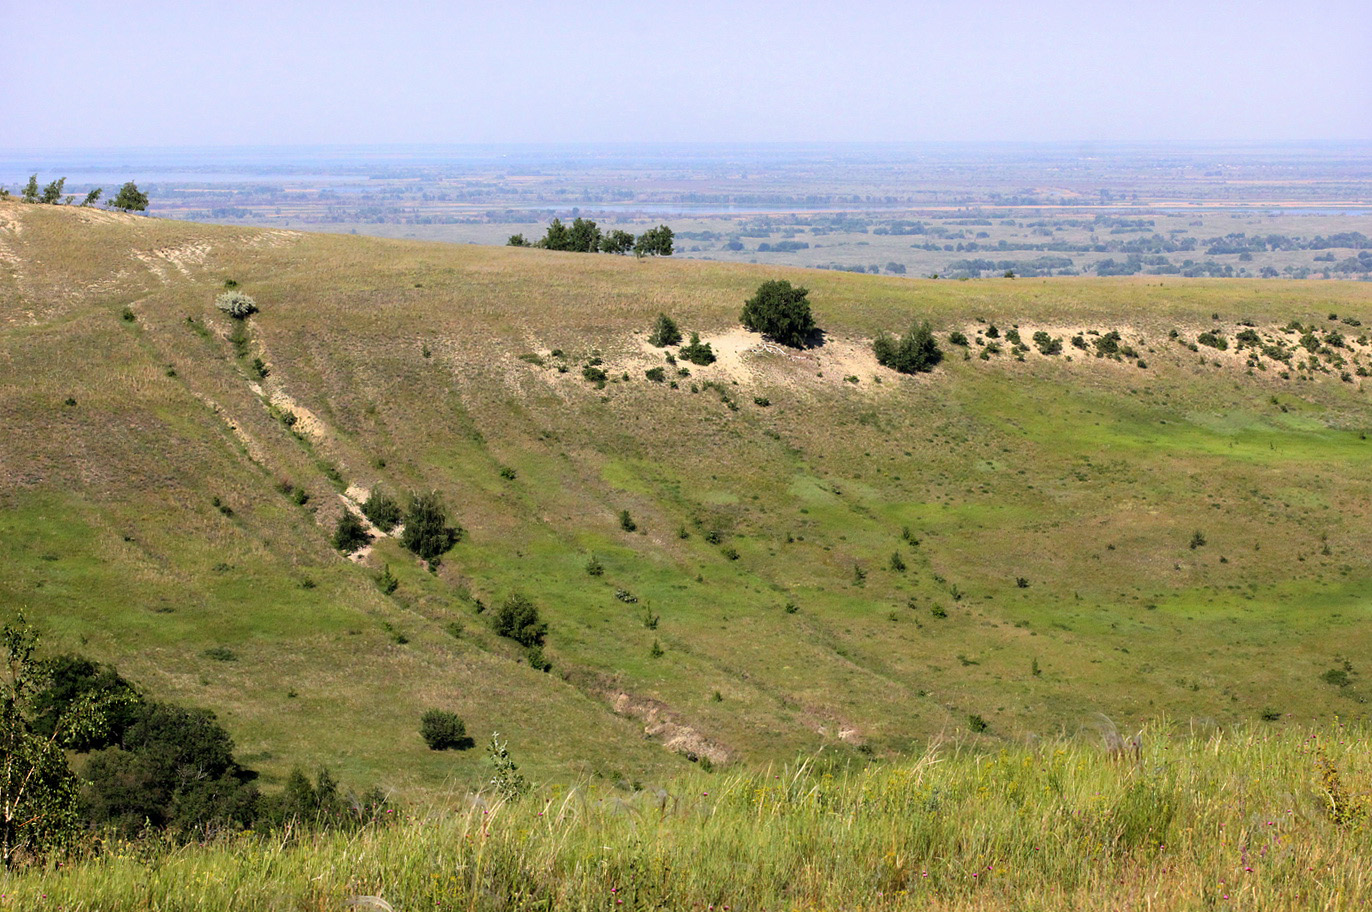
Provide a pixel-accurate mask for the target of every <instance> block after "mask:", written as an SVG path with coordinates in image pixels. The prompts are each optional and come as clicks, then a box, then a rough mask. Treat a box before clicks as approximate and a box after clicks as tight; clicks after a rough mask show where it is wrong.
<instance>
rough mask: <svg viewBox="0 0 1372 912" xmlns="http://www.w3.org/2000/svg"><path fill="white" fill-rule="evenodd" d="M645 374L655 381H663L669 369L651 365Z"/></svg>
mask: <svg viewBox="0 0 1372 912" xmlns="http://www.w3.org/2000/svg"><path fill="white" fill-rule="evenodd" d="M643 376H645V377H647V378H648V379H649V380H651V381H653V382H654V383H663V382H665V381H666V379H667V371H666V370H664V369H663V368H660V367H650V368H648V369H647V370H646V371H644V372H643Z"/></svg>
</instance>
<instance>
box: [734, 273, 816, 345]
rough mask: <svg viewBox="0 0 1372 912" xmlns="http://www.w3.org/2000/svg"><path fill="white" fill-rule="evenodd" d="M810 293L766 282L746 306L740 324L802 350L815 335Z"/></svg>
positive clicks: (777, 281) (783, 282)
mask: <svg viewBox="0 0 1372 912" xmlns="http://www.w3.org/2000/svg"><path fill="white" fill-rule="evenodd" d="M809 293H810V292H809V289H806V288H796V287H793V286H792V285H791V283H790V282H788V281H786V280H785V279H774V280H772V281H768V282H763V283H762V284H761V285H759V286H758V289H757V293H756V294H755V295H753V296H752V297H751V298H749V299H748V300H747V301H745V302H744V304H743V313H742V314H740V315H739V322H741V323H742V324H743V325H744V327H746V328H747V329H750V330H752V331H753V332H757V333H762V334H763V335H764V336H767V337H769V338H771V339H773V340H775V341H777V342H780V343H781V344H782V345H789V346H791V347H792V348H802V347H804V345H805V343H806V341H807V340H808V339H809V338H810V336H811V335H812V334H813V333H814V331H815V321H814V318H813V317H812V316H810V302H809V300H807V299H806V295H808V294H809Z"/></svg>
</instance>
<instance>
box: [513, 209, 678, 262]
mask: <svg viewBox="0 0 1372 912" xmlns="http://www.w3.org/2000/svg"><path fill="white" fill-rule="evenodd" d="M672 240H673V234H672V229H671V228H668V227H667V226H666V225H658V226H657V227H656V228H649V229H648V230H647V231H645V232H643V233H642V234H640V235H639V236H638V237H637V238H635V237H634V236H633V235H632V234H630V233H629V232H627V231H620V230H615V231H610V232H608V233H606V232H602V231H601V230H600V228H599V227H598V226H597V225H596V223H595V222H593V221H592V220H590V219H584V218H577V219H575V220H573V221H572V224H571V225H564V224H563V223H562V220H561V219H556V218H555V219H553V221H552V223H551V224H550V225H548V230H547V233H546V234H544V235H543V237H542V238H540V239H539V240H537V241H534V242H533V243H530V242H529V241H528V239H526V238H525V237H524V235H522V234H515V235H511V236H510V239H509V240H508V241H506V246H509V247H539V248H542V249H544V250H566V251H571V252H573V253H617V254H620V255H623V254H626V253H633V254H634V255H635V256H637V257H645V256H671V255H672Z"/></svg>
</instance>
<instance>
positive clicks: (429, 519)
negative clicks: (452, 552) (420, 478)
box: [400, 491, 462, 562]
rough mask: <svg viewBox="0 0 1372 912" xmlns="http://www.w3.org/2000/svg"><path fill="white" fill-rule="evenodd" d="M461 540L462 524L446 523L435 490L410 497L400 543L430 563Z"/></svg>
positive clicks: (445, 516)
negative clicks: (452, 524)
mask: <svg viewBox="0 0 1372 912" xmlns="http://www.w3.org/2000/svg"><path fill="white" fill-rule="evenodd" d="M461 540H462V527H461V526H450V525H448V514H447V512H446V511H445V510H444V508H443V501H442V499H441V498H439V496H438V493H437V492H435V491H430V492H429V493H427V494H415V495H413V496H411V498H410V508H409V510H407V511H406V512H405V532H404V534H403V535H402V536H401V538H400V542H401V544H403V545H404V546H405V547H406V548H408V549H409V550H410V551H411V552H412V553H414V554H415V555H416V556H418V557H421V558H423V559H424V560H427V561H430V562H432V561H433V560H434V559H435V558H437V557H439V556H440V555H442V554H446V553H447V552H448V550H449V549H450V548H452V546H453V545H455V544H457V543H458V542H460V541H461Z"/></svg>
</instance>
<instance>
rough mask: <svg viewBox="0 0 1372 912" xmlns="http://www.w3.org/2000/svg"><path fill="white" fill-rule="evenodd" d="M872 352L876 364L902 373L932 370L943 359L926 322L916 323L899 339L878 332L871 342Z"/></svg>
mask: <svg viewBox="0 0 1372 912" xmlns="http://www.w3.org/2000/svg"><path fill="white" fill-rule="evenodd" d="M872 352H873V353H874V354H875V355H876V357H877V363H878V364H880V365H882V366H883V367H889V368H891V369H892V370H895V371H899V372H900V373H902V374H917V373H922V372H924V371H930V370H933V369H934V366H935V365H937V364H938V363H939V362H940V361H942V360H943V352H942V351H940V350H939V347H938V343H937V342H936V341H935V340H934V334H933V332H932V331H930V329H929V324H928V323H916V324H915V325H913V326H911V327H910V331H909V332H907V333H906V334H905V337H904V338H901V339H896V338H894V337H893V336H891V335H889V334H888V333H884V332H883V333H880V334H878V335H877V338H876V341H874V342H873V343H872Z"/></svg>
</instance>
